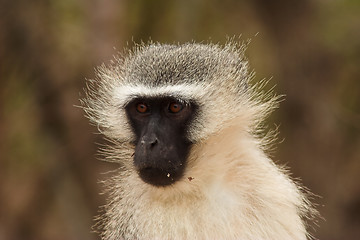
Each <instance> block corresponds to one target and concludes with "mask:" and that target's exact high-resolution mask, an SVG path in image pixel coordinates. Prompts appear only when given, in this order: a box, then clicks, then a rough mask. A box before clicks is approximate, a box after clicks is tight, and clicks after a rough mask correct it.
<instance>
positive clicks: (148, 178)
mask: <svg viewBox="0 0 360 240" xmlns="http://www.w3.org/2000/svg"><path fill="white" fill-rule="evenodd" d="M181 172H182V171H181V170H180V169H173V168H171V169H161V168H156V167H144V168H141V169H139V170H138V174H139V176H140V178H141V179H142V180H143V181H144V182H146V183H148V184H151V185H153V186H157V187H161V186H162V187H165V186H169V185H171V184H173V183H175V182H176V181H177V180H179V179H180V178H181V176H182V174H181Z"/></svg>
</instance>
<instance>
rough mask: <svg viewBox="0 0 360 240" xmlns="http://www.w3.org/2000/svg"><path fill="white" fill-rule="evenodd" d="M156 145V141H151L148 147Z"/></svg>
mask: <svg viewBox="0 0 360 240" xmlns="http://www.w3.org/2000/svg"><path fill="white" fill-rule="evenodd" d="M157 143H158V140H157V139H155V140H154V141H152V142H151V143H150V146H151V147H154V146H155V145H156V144H157Z"/></svg>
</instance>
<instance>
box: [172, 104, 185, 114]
mask: <svg viewBox="0 0 360 240" xmlns="http://www.w3.org/2000/svg"><path fill="white" fill-rule="evenodd" d="M182 109H183V105H182V104H181V103H177V102H172V103H170V105H169V112H171V113H178V112H180V111H181V110H182Z"/></svg>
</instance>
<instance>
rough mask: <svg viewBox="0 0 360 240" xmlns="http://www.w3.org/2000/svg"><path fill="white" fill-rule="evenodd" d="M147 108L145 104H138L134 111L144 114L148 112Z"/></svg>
mask: <svg viewBox="0 0 360 240" xmlns="http://www.w3.org/2000/svg"><path fill="white" fill-rule="evenodd" d="M148 110H149V108H148V106H147V105H146V104H145V103H138V104H136V111H138V112H139V113H146V112H148Z"/></svg>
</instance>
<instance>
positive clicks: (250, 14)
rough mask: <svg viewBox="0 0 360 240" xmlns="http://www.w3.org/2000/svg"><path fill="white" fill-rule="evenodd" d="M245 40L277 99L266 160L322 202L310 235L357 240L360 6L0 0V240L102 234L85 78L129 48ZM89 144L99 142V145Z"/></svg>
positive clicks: (328, 0)
mask: <svg viewBox="0 0 360 240" xmlns="http://www.w3.org/2000/svg"><path fill="white" fill-rule="evenodd" d="M240 35H241V38H240V41H242V40H243V41H246V40H247V39H249V38H251V39H252V40H251V44H250V45H249V48H248V51H247V56H248V57H249V59H250V63H251V67H252V68H253V69H255V71H256V73H257V76H256V80H260V79H263V78H271V77H272V81H271V84H276V92H278V93H280V94H286V100H285V101H283V102H282V103H281V106H280V109H279V110H277V111H276V112H275V113H274V114H273V115H272V117H271V121H270V122H271V123H270V124H271V127H273V126H274V125H273V122H275V123H276V124H278V125H280V140H281V139H284V141H283V142H282V143H281V144H279V146H278V147H277V150H276V151H275V152H274V153H273V158H274V160H275V161H276V162H277V163H279V164H286V165H287V166H289V167H290V168H291V171H292V173H293V174H292V176H293V177H294V178H299V179H301V181H302V183H303V184H304V185H305V186H307V187H308V188H309V189H311V191H312V192H313V193H315V194H317V195H319V196H320V197H317V198H315V199H314V201H315V203H317V204H318V207H317V208H318V209H319V211H320V213H321V215H322V216H323V218H324V219H325V220H320V221H319V223H318V224H319V227H316V228H315V229H314V230H313V234H314V235H315V237H316V238H317V239H321V240H332V239H333V240H340V239H350V240H351V239H360V69H359V68H360V1H358V0H312V1H311V0H302V1H298V0H273V1H268V0H254V1H249V0H248V1H235V0H232V1H231V0H222V1H220V0H217V1H215V0H214V1H206V0H193V1H187V0H182V1H181V0H177V1H175V0H153V1H146V0H133V1H130V0H127V1H126V0H123V1H121V0H102V1H100V0H89V1H86V0H78V1H76V0H33V1H28V0H0V240H17V239H20V240H22V239H25V240H27V239H29V240H31V239H34V240H35V239H36V240H43V239H44V240H57V239H59V240H63V239H67V240H71V239H80V240H81V239H99V238H98V236H97V234H95V233H92V232H91V226H92V225H93V223H94V221H93V217H94V216H95V215H97V214H98V207H99V206H100V205H102V204H104V202H105V200H104V198H105V196H103V195H100V194H99V193H100V192H101V191H102V186H101V184H99V183H98V182H99V181H100V180H101V179H105V178H107V177H108V175H106V174H103V173H104V172H107V171H109V170H113V169H116V168H117V165H116V164H112V163H106V162H103V161H99V160H98V159H97V158H98V157H97V154H96V151H97V150H96V149H97V148H98V145H99V144H103V143H104V140H102V137H101V136H100V135H99V134H96V132H97V130H96V128H95V127H93V126H90V125H89V123H88V120H87V119H86V118H85V117H84V116H83V115H84V113H83V112H82V110H81V109H79V108H77V107H74V105H79V104H80V103H79V101H78V99H79V98H80V97H81V95H82V94H83V93H82V89H83V88H84V86H85V78H89V79H91V78H93V77H94V68H95V67H96V66H98V65H100V64H101V63H103V62H105V63H108V62H109V61H110V60H111V59H112V57H113V55H114V54H116V53H117V52H118V51H122V50H123V49H124V47H132V46H133V45H134V42H137V43H139V42H141V41H144V42H147V41H148V40H149V39H150V38H151V39H152V40H154V41H159V42H162V43H178V42H180V43H183V42H186V41H192V40H194V41H199V42H205V43H206V42H209V41H211V42H216V43H225V42H226V40H227V37H228V36H229V37H232V36H235V39H238V36H240ZM96 143H98V144H96Z"/></svg>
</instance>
